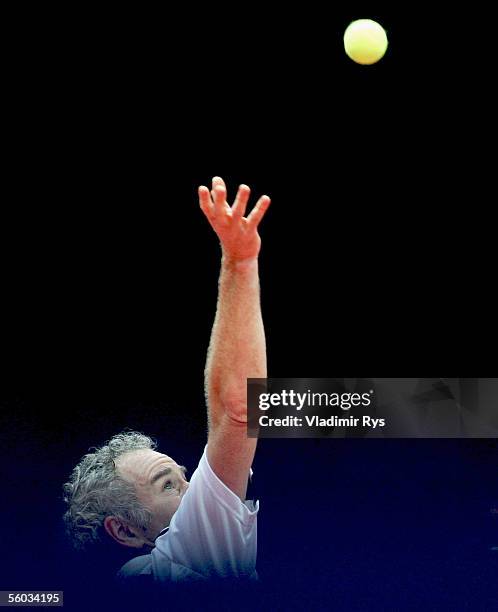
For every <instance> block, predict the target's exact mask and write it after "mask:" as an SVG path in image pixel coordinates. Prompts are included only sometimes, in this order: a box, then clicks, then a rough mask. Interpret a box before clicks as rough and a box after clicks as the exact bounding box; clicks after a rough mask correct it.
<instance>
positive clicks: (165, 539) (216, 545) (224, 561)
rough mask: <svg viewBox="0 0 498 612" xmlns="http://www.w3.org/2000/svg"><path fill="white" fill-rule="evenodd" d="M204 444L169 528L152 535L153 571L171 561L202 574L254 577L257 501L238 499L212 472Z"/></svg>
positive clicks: (157, 571)
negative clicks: (161, 532) (154, 535)
mask: <svg viewBox="0 0 498 612" xmlns="http://www.w3.org/2000/svg"><path fill="white" fill-rule="evenodd" d="M206 449H207V446H206V447H205V449H204V453H203V455H202V458H201V460H200V462H199V465H198V467H197V469H196V470H195V472H194V474H193V475H192V478H191V480H190V484H189V488H188V490H187V492H186V493H185V495H184V496H183V499H182V501H181V503H180V506H179V508H178V510H177V511H176V512H175V514H174V515H173V518H172V519H171V524H170V528H169V531H168V532H167V533H165V534H164V535H162V536H160V537H158V538H157V540H156V547H155V548H154V550H153V551H152V553H151V554H152V566H153V569H154V572H155V573H157V574H161V573H162V572H161V565H162V564H164V565H168V566H169V565H170V564H172V563H173V564H179V565H181V566H183V567H185V568H188V569H189V570H192V571H194V572H197V573H198V574H201V575H203V576H206V577H216V576H218V577H237V578H242V577H254V574H255V570H256V555H257V514H258V511H259V502H258V501H256V502H255V503H253V502H246V503H243V502H242V501H241V500H240V499H239V497H238V496H237V495H235V493H234V492H233V491H231V490H230V489H229V488H228V487H227V486H226V485H225V484H224V483H223V482H222V481H221V480H220V479H219V478H218V476H216V474H215V473H214V472H213V470H212V468H211V466H210V465H209V462H208V459H207V452H206Z"/></svg>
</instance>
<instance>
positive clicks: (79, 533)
mask: <svg viewBox="0 0 498 612" xmlns="http://www.w3.org/2000/svg"><path fill="white" fill-rule="evenodd" d="M155 448H156V442H155V441H154V440H152V438H149V437H148V436H146V435H144V434H142V433H140V432H137V431H127V432H123V433H120V434H117V435H115V436H113V437H112V438H111V439H110V440H109V441H108V442H107V443H106V444H105V445H104V446H101V447H100V448H95V452H93V453H89V454H87V455H85V456H84V457H83V458H82V460H81V461H80V462H79V463H78V465H77V466H76V467H75V468H74V470H73V471H72V474H71V476H70V479H69V481H68V482H66V483H65V484H64V485H63V489H64V501H65V502H66V504H67V506H68V509H67V511H66V512H65V513H64V516H63V519H64V523H65V526H66V533H67V535H68V536H69V538H70V540H71V541H72V543H73V546H74V547H75V548H76V549H77V550H87V548H88V545H91V544H94V543H97V542H100V541H102V537H101V536H102V527H103V523H104V519H105V517H106V516H110V515H113V516H116V517H117V518H120V519H122V520H124V521H126V522H128V523H130V524H132V525H134V526H135V527H138V528H140V529H146V528H147V527H148V525H149V524H150V521H151V520H152V513H151V511H150V510H149V509H148V508H146V507H145V506H144V505H143V504H142V503H141V502H140V501H139V500H138V498H137V494H136V491H135V487H134V485H133V484H132V483H130V482H128V481H126V480H124V479H123V478H122V477H121V476H120V474H119V473H118V472H117V470H116V463H115V460H116V459H117V458H118V457H120V456H121V455H123V454H124V453H128V452H130V451H135V450H140V449H151V450H154V449H155ZM89 450H94V449H93V448H91V449H89Z"/></svg>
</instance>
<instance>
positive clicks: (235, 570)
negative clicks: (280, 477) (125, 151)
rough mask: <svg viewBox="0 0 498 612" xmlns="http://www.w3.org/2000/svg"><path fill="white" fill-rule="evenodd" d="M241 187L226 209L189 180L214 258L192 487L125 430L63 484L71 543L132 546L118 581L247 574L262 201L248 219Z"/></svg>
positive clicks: (220, 195) (222, 189) (252, 553)
mask: <svg viewBox="0 0 498 612" xmlns="http://www.w3.org/2000/svg"><path fill="white" fill-rule="evenodd" d="M249 195H250V190H249V188H248V187H247V186H245V185H241V186H240V187H239V189H238V192H237V196H236V198H235V201H234V203H233V206H231V207H230V206H229V204H228V203H227V191H226V186H225V183H224V182H223V180H222V179H221V178H219V177H215V178H213V181H212V190H211V191H210V190H209V189H208V188H207V187H204V186H201V187H200V188H199V204H200V207H201V209H202V211H203V213H204V215H205V216H206V218H207V220H208V221H209V223H210V224H211V226H212V228H213V229H214V231H215V232H216V234H217V236H218V238H219V240H220V243H221V249H222V259H221V274H220V280H219V293H218V304H217V310H216V317H215V321H214V325H213V329H212V334H211V341H210V345H209V350H208V356H207V363H206V370H205V387H206V389H205V390H206V399H207V406H208V424H209V429H208V441H207V445H206V448H205V450H204V453H203V456H202V458H201V460H200V462H199V466H198V468H197V470H196V471H195V472H194V474H193V476H192V479H191V481H190V483H188V482H187V480H186V478H185V471H184V468H183V467H182V466H180V465H178V464H177V463H176V462H175V461H174V459H172V458H171V457H168V456H167V455H164V454H161V453H159V452H157V451H155V450H154V444H153V442H152V440H151V439H150V438H148V437H147V436H144V435H143V434H139V433H137V432H128V433H123V434H119V435H117V436H114V438H112V439H111V440H110V441H109V443H108V444H107V445H105V446H103V447H101V448H100V449H97V450H96V451H95V452H94V453H91V454H88V455H86V456H85V457H84V458H83V459H82V461H81V462H80V464H79V465H78V466H76V468H75V469H74V470H73V473H72V476H71V480H70V482H68V483H66V484H65V485H64V488H65V501H66V502H67V504H68V510H67V512H66V513H65V515H64V518H65V521H66V525H67V528H68V531H69V532H70V533H71V535H72V537H73V540H74V542H75V544H76V546H77V547H80V548H88V547H89V546H91V545H92V544H93V543H95V542H99V541H101V539H102V538H110V539H111V541H114V542H115V543H116V545H117V546H120V547H126V548H128V549H134V550H136V552H137V554H138V555H139V556H137V557H135V558H133V559H132V560H131V561H129V562H128V563H126V564H125V565H124V566H123V567H122V568H121V570H120V576H122V577H129V576H144V577H152V578H153V579H154V580H155V581H156V582H170V581H173V582H183V581H189V580H197V581H205V580H206V579H208V578H213V577H224V578H226V577H236V578H253V577H255V575H256V574H255V564H256V529H257V522H256V518H257V513H258V509H259V505H258V503H257V502H256V504H252V503H251V502H245V499H246V492H247V486H248V477H249V474H250V470H251V464H252V461H253V458H254V453H255V450H256V439H249V438H247V433H246V423H247V405H246V402H247V397H246V384H247V378H266V347H265V336H264V328H263V322H262V317H261V308H260V299H259V277H258V255H259V251H260V247H261V240H260V237H259V235H258V231H257V229H258V225H259V223H260V221H261V219H262V218H263V216H264V214H265V212H266V210H267V208H268V205H269V203H270V199H269V198H268V197H267V196H263V197H261V198H260V199H259V200H258V202H257V204H256V206H255V207H254V209H253V210H252V212H251V213H250V214H249V215H247V216H246V214H245V213H246V207H247V203H248V200H249ZM144 552H145V553H146V554H143V553H144Z"/></svg>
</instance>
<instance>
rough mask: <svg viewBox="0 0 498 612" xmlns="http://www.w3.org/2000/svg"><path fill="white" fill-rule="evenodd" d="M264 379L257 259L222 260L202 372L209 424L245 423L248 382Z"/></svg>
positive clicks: (264, 359)
mask: <svg viewBox="0 0 498 612" xmlns="http://www.w3.org/2000/svg"><path fill="white" fill-rule="evenodd" d="M265 377H266V343H265V332H264V327H263V319H262V316H261V305H260V289H259V276H258V260H257V258H251V259H249V260H244V261H237V260H231V259H229V258H227V257H226V256H223V258H222V263H221V273H220V280H219V290H218V304H217V308H216V317H215V321H214V325H213V329H212V333H211V341H210V344H209V350H208V357H207V362H206V371H205V386H206V398H207V404H208V410H209V422H210V425H211V426H214V425H216V424H217V423H218V422H219V421H220V418H221V417H222V416H224V415H228V416H230V417H231V418H233V419H235V420H237V421H240V422H245V421H246V420H247V379H248V378H265Z"/></svg>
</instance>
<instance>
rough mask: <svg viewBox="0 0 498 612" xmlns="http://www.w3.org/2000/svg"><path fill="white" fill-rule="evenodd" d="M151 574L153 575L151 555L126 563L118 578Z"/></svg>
mask: <svg viewBox="0 0 498 612" xmlns="http://www.w3.org/2000/svg"><path fill="white" fill-rule="evenodd" d="M150 574H152V558H151V556H150V555H141V556H140V557H135V558H133V559H130V561H128V562H127V563H125V564H124V565H123V567H122V568H121V569H120V570H119V572H118V578H129V577H131V576H141V575H145V576H146V575H150Z"/></svg>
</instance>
